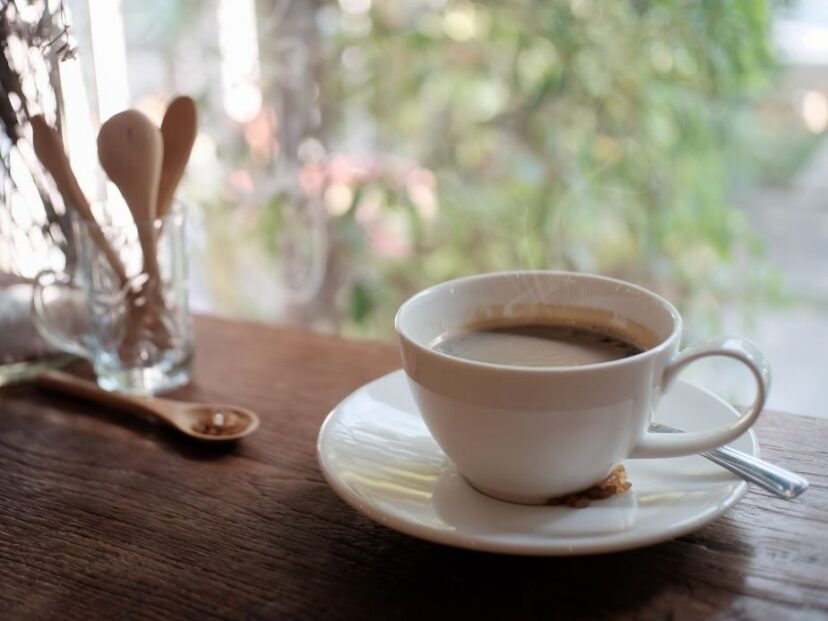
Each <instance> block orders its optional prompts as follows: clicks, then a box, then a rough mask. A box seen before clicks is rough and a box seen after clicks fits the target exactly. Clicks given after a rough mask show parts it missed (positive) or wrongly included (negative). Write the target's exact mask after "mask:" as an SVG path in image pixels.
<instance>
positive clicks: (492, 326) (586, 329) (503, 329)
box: [432, 311, 657, 367]
mask: <svg viewBox="0 0 828 621" xmlns="http://www.w3.org/2000/svg"><path fill="white" fill-rule="evenodd" d="M588 314H589V315H591V316H590V317H589V319H590V320H589V321H583V320H579V318H578V317H577V316H576V317H573V318H570V319H564V318H560V317H558V318H554V319H553V318H551V317H543V318H537V319H532V318H512V319H501V320H493V319H489V320H488V321H484V322H478V323H475V324H472V325H469V326H466V327H464V328H462V329H460V330H455V331H453V332H450V333H447V334H444V335H442V336H440V337H439V338H438V339H436V340H435V342H434V343H432V348H433V349H434V350H435V351H438V352H441V353H443V354H447V355H449V356H454V357H456V358H463V359H465V360H472V361H476V362H486V363H491V364H503V365H510V366H527V367H576V366H583V365H588V364H599V363H602V362H611V361H613V360H621V359H623V358H629V357H630V356H635V355H636V354H640V353H642V352H644V351H646V350H648V349H650V348H651V347H654V346H655V345H656V341H657V339H656V338H655V336H654V335H652V334H651V333H649V331H645V330H644V329H643V327H642V326H640V325H638V324H632V322H629V323H630V324H632V325H629V328H630V329H629V330H625V328H624V327H622V326H619V325H615V324H613V323H610V321H609V320H606V319H605V318H601V319H605V320H604V321H601V320H598V321H596V319H597V317H596V313H595V311H592V312H590V313H588ZM616 323H617V322H616ZM634 335H635V336H634Z"/></svg>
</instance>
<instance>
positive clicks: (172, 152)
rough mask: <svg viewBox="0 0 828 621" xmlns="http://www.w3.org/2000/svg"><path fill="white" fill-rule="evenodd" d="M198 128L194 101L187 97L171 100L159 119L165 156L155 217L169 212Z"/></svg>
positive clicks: (160, 216) (161, 216)
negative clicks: (162, 116) (161, 118)
mask: <svg viewBox="0 0 828 621" xmlns="http://www.w3.org/2000/svg"><path fill="white" fill-rule="evenodd" d="M197 130H198V120H197V114H196V105H195V102H194V101H193V100H192V99H191V98H190V97H186V96H182V97H176V98H175V99H173V100H172V101H171V102H170V105H169V107H168V108H167V111H166V112H165V113H164V119H163V120H162V121H161V136H162V137H163V140H164V157H163V162H162V165H161V181H160V184H159V187H158V210H157V214H156V217H157V218H159V219H160V218H163V217H164V216H166V215H167V213H169V211H170V207H171V206H172V202H173V197H174V196H175V190H176V188H177V187H178V183H179V182H180V181H181V177H182V176H183V175H184V169H185V168H186V167H187V162H188V161H189V159H190V152H191V151H192V150H193V143H194V142H195V139H196V132H197Z"/></svg>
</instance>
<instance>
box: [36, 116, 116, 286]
mask: <svg viewBox="0 0 828 621" xmlns="http://www.w3.org/2000/svg"><path fill="white" fill-rule="evenodd" d="M30 120H31V124H32V146H33V147H34V152H35V155H37V159H39V160H40V163H41V164H43V167H44V168H45V169H46V170H48V171H49V174H50V175H51V176H52V179H54V181H55V185H56V186H57V188H58V191H59V192H60V194H61V196H63V202H64V203H65V204H66V208H67V209H71V208H74V209H75V211H77V213H78V214H79V215H80V217H81V218H82V219H83V221H84V222H85V223H86V226H87V230H88V231H89V235H90V236H91V237H92V240H93V242H94V243H95V245H96V246H97V247H98V249H99V250H100V251H101V252H102V253H103V254H104V256H105V257H106V260H107V261H108V262H109V265H110V267H111V268H112V271H113V272H114V273H115V277H116V278H117V279H118V283H119V285H120V286H121V287H124V285H126V283H127V277H126V272H125V271H124V266H123V264H122V263H121V259H120V258H119V257H118V255H117V254H116V253H115V251H114V250H113V249H112V246H110V245H109V241H108V240H107V239H106V237H105V236H104V234H103V231H101V227H100V226H98V223H97V222H96V221H95V216H94V215H93V214H92V209H91V208H90V206H89V201H87V200H86V196H84V194H83V190H81V187H80V184H79V183H78V180H77V178H76V177H75V174H74V173H73V172H72V167H71V165H70V164H69V158H67V157H66V152H65V151H64V149H63V140H62V139H61V137H60V134H59V133H58V132H57V131H56V130H54V129H52V128H51V127H49V125H48V123H46V119H44V118H43V116H42V115H40V114H37V115H35V116H33V117H32V118H31V119H30Z"/></svg>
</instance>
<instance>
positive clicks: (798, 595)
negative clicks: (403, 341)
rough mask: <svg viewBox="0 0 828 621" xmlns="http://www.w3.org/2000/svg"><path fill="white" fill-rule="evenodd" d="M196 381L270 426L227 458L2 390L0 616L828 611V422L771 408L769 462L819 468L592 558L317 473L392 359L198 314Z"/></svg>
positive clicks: (89, 409) (195, 388)
mask: <svg viewBox="0 0 828 621" xmlns="http://www.w3.org/2000/svg"><path fill="white" fill-rule="evenodd" d="M196 350H197V358H196V365H195V378H196V379H195V382H194V384H193V385H192V386H190V387H188V388H186V389H183V390H181V391H179V392H178V393H177V394H176V395H175V396H177V397H180V398H183V399H188V400H215V401H227V402H235V403H238V404H239V405H241V406H244V407H248V408H251V409H253V410H255V411H257V412H258V413H259V415H260V416H261V419H262V426H261V429H260V430H259V431H258V432H257V433H256V434H254V435H253V436H251V437H250V438H247V439H246V440H245V441H243V442H241V443H239V444H238V445H237V446H234V447H231V448H228V449H224V450H220V449H219V450H216V449H211V448H206V447H202V446H200V445H197V444H194V443H192V442H191V441H187V440H185V439H183V438H182V437H180V436H178V435H176V434H175V432H173V431H167V430H166V429H164V428H161V427H158V426H154V425H152V424H150V423H146V422H143V421H140V420H133V419H129V418H123V420H122V421H118V420H117V417H119V415H118V414H117V413H115V412H112V411H106V410H104V409H103V408H101V407H98V406H91V405H89V404H87V403H84V402H81V401H76V400H73V399H70V398H68V397H62V396H57V395H54V394H48V393H41V392H38V391H36V389H34V388H33V387H31V386H18V387H14V388H6V389H3V390H2V391H0V619H10V620H18V619H34V620H40V619H60V620H67V621H69V620H73V619H77V620H87V619H107V620H113V619H208V620H209V619H239V620H242V619H326V620H328V619H330V620H346V619H382V620H385V619H431V618H458V619H460V618H462V619H466V618H504V619H515V618H530V619H541V618H542V619H557V618H564V619H569V618H574V619H603V618H612V619H660V620H666V619H674V620H679V619H710V618H734V619H826V618H828V491H826V486H828V421H826V420H819V419H813V418H805V417H799V416H793V415H785V414H778V413H767V414H766V415H764V418H763V420H762V421H761V423H760V425H759V437H760V442H761V444H762V448H763V455H764V456H765V457H767V458H768V459H772V460H774V461H776V462H778V463H780V464H782V465H784V466H787V467H790V468H792V469H794V470H796V471H797V472H800V473H802V474H804V475H805V476H807V477H808V478H809V479H810V480H811V484H812V488H811V489H810V490H809V491H808V492H807V493H806V494H805V495H804V496H802V497H801V499H799V500H797V501H795V502H786V501H783V500H777V499H775V498H772V497H770V496H768V495H767V494H765V493H763V492H761V491H757V490H754V489H751V490H750V491H749V492H748V494H747V495H746V496H745V498H744V500H743V501H742V502H741V503H739V504H738V505H737V506H736V507H734V508H733V509H731V510H730V511H729V512H728V513H727V514H725V516H723V517H722V518H720V519H719V520H717V521H716V522H714V523H713V524H711V525H709V526H707V527H706V528H703V529H701V530H699V531H697V532H696V533H694V534H692V535H690V536H686V537H682V538H681V539H678V540H676V541H672V542H669V543H665V544H661V545H657V546H653V547H650V548H646V549H642V550H637V551H632V552H625V553H616V554H608V555H603V556H595V557H582V558H560V559H556V558H548V559H545V558H520V557H508V556H497V555H492V554H485V553H478V552H470V551H465V550H459V549H453V548H448V547H443V546H439V545H436V544H431V543H426V542H423V541H419V540H416V539H412V538H409V537H406V536H404V535H401V534H398V533H396V532H393V531H391V530H388V529H385V528H383V527H382V526H380V525H378V524H375V523H373V522H371V521H369V520H368V519H366V518H364V517H362V516H361V515H359V514H358V513H357V512H356V511H354V510H352V509H351V508H350V507H348V506H347V505H346V504H345V503H344V502H343V501H341V500H340V499H339V498H338V497H336V496H335V495H334V493H333V492H332V491H331V490H330V489H329V488H328V487H327V485H326V484H325V483H324V482H323V479H322V475H321V474H320V472H319V468H318V466H317V463H316V457H315V452H314V451H315V449H314V447H315V440H316V434H317V431H318V429H319V425H320V424H321V422H322V420H323V419H324V417H325V416H326V414H327V413H328V412H329V411H330V410H331V408H332V407H333V406H334V405H336V403H337V402H339V401H340V400H341V399H342V398H343V397H345V396H346V395H347V394H348V393H350V392H351V391H352V390H354V389H356V388H357V387H359V386H360V385H361V384H363V383H365V382H366V381H368V380H370V379H372V378H374V377H376V376H378V375H380V374H382V373H385V372H387V371H390V370H392V369H394V368H396V367H397V366H398V358H397V352H396V349H395V348H393V347H390V346H387V345H377V344H366V343H354V342H349V341H345V340H342V339H339V338H335V337H329V336H322V335H317V334H312V333H308V332H302V331H298V330H292V329H277V328H270V327H264V326H261V325H257V324H252V323H240V322H229V321H223V320H218V319H207V318H200V319H199V320H198V321H197V342H196Z"/></svg>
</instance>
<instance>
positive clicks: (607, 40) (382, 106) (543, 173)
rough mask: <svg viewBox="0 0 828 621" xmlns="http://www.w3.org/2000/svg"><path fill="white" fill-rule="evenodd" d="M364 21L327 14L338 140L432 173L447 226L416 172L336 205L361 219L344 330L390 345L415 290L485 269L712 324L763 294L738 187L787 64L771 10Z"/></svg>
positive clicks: (599, 10)
mask: <svg viewBox="0 0 828 621" xmlns="http://www.w3.org/2000/svg"><path fill="white" fill-rule="evenodd" d="M354 6H357V10H355V11H353V10H352V12H351V13H348V12H347V11H346V10H342V9H348V8H349V7H350V8H352V9H353V7H354ZM360 6H361V3H356V4H355V3H353V2H351V3H342V7H341V8H340V7H339V6H338V5H335V4H325V5H322V6H321V7H320V8H319V9H318V15H317V17H318V19H317V22H318V23H319V24H320V30H321V31H322V32H321V34H322V35H323V36H322V39H321V40H322V45H323V46H324V55H325V59H326V63H325V66H326V67H327V68H326V70H325V71H324V72H323V75H322V82H321V99H322V100H323V102H327V104H323V105H324V109H323V112H324V115H325V126H324V133H325V135H324V136H323V137H322V138H323V141H324V142H325V143H326V144H327V146H328V147H329V149H330V151H331V152H336V151H337V150H340V151H346V150H347V149H346V146H345V145H352V144H354V142H355V138H354V137H355V135H356V134H358V135H359V139H358V140H357V141H356V143H357V144H358V148H360V149H362V150H363V151H367V152H370V153H374V154H385V155H393V156H394V157H395V158H398V159H402V160H403V161H404V162H408V163H409V164H410V165H411V166H414V167H415V168H416V167H422V168H423V169H425V171H433V173H434V175H435V179H436V182H435V184H434V197H435V200H436V211H435V212H434V213H433V215H432V214H431V209H430V208H429V204H428V201H429V200H430V199H429V197H428V196H426V197H425V199H423V197H422V192H421V190H418V189H417V187H416V184H414V187H412V183H410V179H409V178H408V177H405V174H403V178H400V175H396V176H395V175H391V174H382V173H378V174H374V175H369V176H368V178H367V179H357V180H355V181H352V182H348V181H347V180H346V181H345V182H341V181H339V182H336V184H337V185H339V186H341V185H345V186H346V190H347V191H345V192H340V194H341V196H339V195H334V194H332V193H331V192H324V196H325V198H326V202H329V200H328V199H331V197H332V196H333V197H334V198H337V196H339V200H340V202H341V201H342V200H344V201H345V203H347V204H345V205H344V206H342V205H338V206H335V207H336V208H335V209H334V210H333V211H334V212H335V215H333V216H332V219H331V223H330V229H331V237H332V240H333V245H332V251H333V252H334V257H333V259H334V260H336V261H339V262H340V264H341V265H344V267H343V268H342V270H343V271H345V272H347V273H348V274H349V276H348V278H346V279H343V280H342V281H341V282H340V283H339V285H338V286H340V287H341V288H342V291H341V292H340V293H339V294H338V295H337V296H336V299H337V300H339V302H338V303H337V304H338V305H337V306H335V307H334V308H332V309H330V312H331V313H334V314H338V315H340V316H344V317H345V318H346V320H345V322H344V325H343V324H341V323H340V327H341V329H343V330H344V331H346V332H348V333H351V334H362V335H387V334H389V332H390V330H391V317H392V316H393V312H394V310H395V308H396V306H397V305H398V304H399V303H400V302H401V301H402V299H404V298H405V297H406V296H407V295H408V294H410V293H412V292H414V291H416V290H418V289H420V288H422V287H424V286H427V285H429V284H431V283H434V282H437V281H440V280H444V279H447V278H451V277H454V276H457V275H462V274H468V273H473V272H482V271H487V270H500V269H515V268H560V269H573V270H584V271H589V272H598V273H603V274H608V275H613V276H618V277H621V278H625V279H629V280H632V281H635V282H638V283H641V284H644V285H645V286H649V287H651V288H654V289H656V290H658V291H661V292H662V293H664V294H666V295H667V296H669V297H670V298H671V299H672V300H674V301H675V302H676V303H677V304H678V305H679V306H680V307H681V308H682V309H683V310H685V311H687V312H688V314H690V315H691V316H693V317H695V318H697V319H698V320H699V321H702V322H703V321H705V320H715V318H716V317H717V316H718V314H719V313H720V309H721V306H722V304H723V303H724V302H727V301H729V300H732V299H735V298H741V299H742V300H746V299H747V300H750V299H751V298H752V297H755V296H760V295H762V291H763V287H764V286H765V285H766V284H767V280H768V275H767V271H766V270H765V269H760V267H759V265H760V264H759V262H758V261H757V260H756V257H757V256H758V254H759V252H760V247H759V245H758V243H757V242H756V241H755V239H754V238H753V236H752V234H751V231H750V229H749V227H748V225H747V223H746V221H745V218H744V217H743V214H742V212H741V211H740V209H738V208H736V207H735V206H733V205H731V204H730V203H729V202H728V192H727V190H728V179H729V175H730V172H731V170H732V169H733V166H734V165H735V163H737V162H738V161H739V158H740V157H743V155H744V152H743V150H742V149H740V144H741V142H740V140H741V137H740V133H739V131H738V126H739V124H738V123H737V122H735V120H736V119H737V117H738V115H739V114H740V113H741V112H743V111H744V109H745V106H746V104H748V103H749V102H750V100H751V97H753V96H754V95H755V94H756V93H757V92H758V91H759V89H761V87H762V86H764V85H765V84H766V81H767V78H768V76H769V74H770V71H771V69H772V67H773V58H772V52H771V48H770V42H769V33H770V26H771V15H770V13H769V10H770V9H769V6H768V3H767V2H765V1H762V0H733V1H729V2H717V1H711V0H706V1H704V0H702V1H686V0H659V1H642V0H616V1H613V2H601V1H598V0H572V1H547V0H512V1H510V2H503V3H474V2H468V1H448V2H446V3H444V4H443V3H441V2H435V1H431V0H429V1H426V0H422V1H420V0H417V1H415V0H411V1H407V2H399V1H398V0H375V2H374V3H373V5H371V8H370V10H369V11H368V12H367V13H362V12H361V9H360V8H359V7H360ZM364 6H365V7H367V6H368V5H367V4H365V5H364ZM394 161H396V160H394ZM394 161H391V162H390V163H388V162H386V163H384V164H381V165H379V166H378V167H379V168H380V169H382V170H388V169H394V168H395V166H397V164H395V163H394ZM328 189H330V186H328ZM336 189H337V190H338V191H341V190H342V188H341V187H338V188H336ZM421 189H422V188H421ZM425 191H426V192H427V191H428V188H426V190H425ZM424 201H425V203H426V204H425V206H424ZM329 208H330V205H329ZM360 214H362V216H364V217H361V216H360ZM366 214H367V215H366ZM366 221H367V222H368V223H369V224H368V225H366ZM383 240H386V242H387V241H388V240H390V241H391V242H394V241H396V247H394V248H392V251H390V252H383V251H382V250H381V248H380V251H378V244H380V245H381V244H382V243H383ZM392 246H393V244H392ZM746 266H747V267H746ZM754 266H755V267H754Z"/></svg>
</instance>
